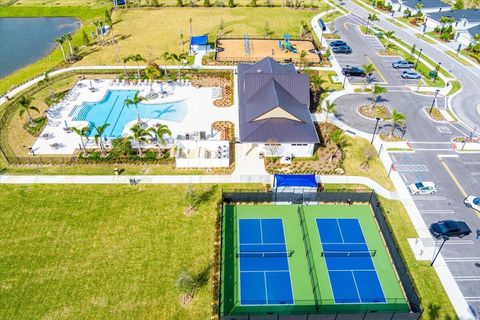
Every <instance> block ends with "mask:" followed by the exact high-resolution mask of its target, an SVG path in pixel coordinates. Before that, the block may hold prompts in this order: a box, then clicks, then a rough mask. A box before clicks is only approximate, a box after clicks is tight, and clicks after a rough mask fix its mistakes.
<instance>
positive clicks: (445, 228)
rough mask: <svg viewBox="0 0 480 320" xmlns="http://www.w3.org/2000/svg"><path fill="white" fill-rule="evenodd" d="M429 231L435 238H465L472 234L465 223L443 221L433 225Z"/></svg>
mask: <svg viewBox="0 0 480 320" xmlns="http://www.w3.org/2000/svg"><path fill="white" fill-rule="evenodd" d="M428 229H429V230H430V233H431V234H432V235H433V236H434V237H435V238H441V237H443V236H447V237H459V238H463V237H465V236H468V235H469V234H470V233H472V230H470V228H469V227H468V226H467V224H466V223H465V222H464V221H453V220H442V221H439V222H435V223H432V224H431V225H430V226H429V227H428Z"/></svg>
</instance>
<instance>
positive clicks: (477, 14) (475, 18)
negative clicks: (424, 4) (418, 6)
mask: <svg viewBox="0 0 480 320" xmlns="http://www.w3.org/2000/svg"><path fill="white" fill-rule="evenodd" d="M428 17H429V18H430V19H433V20H436V21H440V19H441V18H442V17H452V18H454V19H455V21H460V20H462V19H465V20H468V21H469V22H480V9H464V10H452V11H443V12H432V13H429V14H428Z"/></svg>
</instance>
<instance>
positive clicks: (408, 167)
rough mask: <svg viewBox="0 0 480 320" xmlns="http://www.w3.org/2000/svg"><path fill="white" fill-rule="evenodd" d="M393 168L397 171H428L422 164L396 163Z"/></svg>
mask: <svg viewBox="0 0 480 320" xmlns="http://www.w3.org/2000/svg"><path fill="white" fill-rule="evenodd" d="M395 168H396V169H397V171H398V172H428V168H427V166H426V165H424V164H397V165H395Z"/></svg>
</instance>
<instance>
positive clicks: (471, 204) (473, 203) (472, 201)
mask: <svg viewBox="0 0 480 320" xmlns="http://www.w3.org/2000/svg"><path fill="white" fill-rule="evenodd" d="M463 203H465V205H466V206H467V208H473V209H475V210H477V211H480V198H478V197H475V196H468V197H466V198H465V199H463Z"/></svg>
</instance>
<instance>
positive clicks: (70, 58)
mask: <svg viewBox="0 0 480 320" xmlns="http://www.w3.org/2000/svg"><path fill="white" fill-rule="evenodd" d="M65 40H67V42H68V49H69V51H70V55H69V60H70V61H71V60H74V58H75V52H74V51H73V47H72V34H71V33H67V34H66V35H65Z"/></svg>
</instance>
